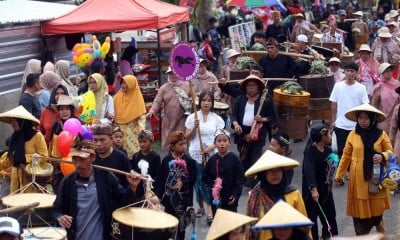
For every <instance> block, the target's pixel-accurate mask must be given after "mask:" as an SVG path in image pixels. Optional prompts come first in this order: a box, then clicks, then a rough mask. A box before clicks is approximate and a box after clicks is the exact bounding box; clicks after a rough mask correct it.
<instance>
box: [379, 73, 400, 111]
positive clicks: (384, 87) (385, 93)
mask: <svg viewBox="0 0 400 240" xmlns="http://www.w3.org/2000/svg"><path fill="white" fill-rule="evenodd" d="M397 86H398V84H397V81H396V80H395V79H394V78H391V79H384V78H383V77H382V76H381V78H380V81H379V82H378V83H377V84H376V85H375V86H374V90H373V91H375V89H377V88H379V87H380V88H381V90H380V91H381V99H380V104H381V106H380V110H381V111H382V112H383V113H384V114H386V116H389V115H390V112H391V111H392V109H393V106H394V105H395V104H396V102H397V100H398V99H399V95H398V94H397V93H396V92H395V89H396V88H397Z"/></svg>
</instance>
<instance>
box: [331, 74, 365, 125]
mask: <svg viewBox="0 0 400 240" xmlns="http://www.w3.org/2000/svg"><path fill="white" fill-rule="evenodd" d="M329 101H331V102H336V104H337V111H336V121H335V125H336V127H338V128H341V129H345V130H348V131H350V130H354V128H355V127H356V122H353V121H351V120H349V119H347V118H346V117H345V116H344V115H345V113H346V112H347V111H348V110H349V109H351V108H354V107H357V106H359V105H361V104H364V103H369V99H368V94H367V89H366V88H365V86H364V85H362V84H361V83H359V82H355V83H354V84H353V85H351V86H349V85H347V84H346V81H345V80H343V81H341V82H338V83H336V84H335V86H334V87H333V90H332V93H331V96H330V97H329Z"/></svg>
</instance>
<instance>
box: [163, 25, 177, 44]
mask: <svg viewBox="0 0 400 240" xmlns="http://www.w3.org/2000/svg"><path fill="white" fill-rule="evenodd" d="M175 37H176V30H175V28H174V27H173V28H167V29H163V30H161V31H160V43H166V42H171V41H172V40H174V39H175Z"/></svg>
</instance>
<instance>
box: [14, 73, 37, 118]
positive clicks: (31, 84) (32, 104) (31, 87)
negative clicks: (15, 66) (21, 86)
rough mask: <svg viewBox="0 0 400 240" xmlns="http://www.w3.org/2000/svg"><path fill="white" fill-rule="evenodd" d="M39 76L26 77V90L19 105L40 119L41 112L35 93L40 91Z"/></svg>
mask: <svg viewBox="0 0 400 240" xmlns="http://www.w3.org/2000/svg"><path fill="white" fill-rule="evenodd" d="M39 76H40V75H39V74H37V73H31V74H29V75H28V76H27V77H26V89H25V91H24V92H23V93H22V94H21V97H20V99H19V105H22V106H23V107H24V108H25V109H26V110H28V112H30V113H32V115H33V116H35V117H36V118H37V119H40V115H41V114H42V111H41V110H40V104H39V101H38V100H37V99H36V97H35V96H36V95H35V94H36V92H37V91H39V90H40V88H41V87H40V82H39Z"/></svg>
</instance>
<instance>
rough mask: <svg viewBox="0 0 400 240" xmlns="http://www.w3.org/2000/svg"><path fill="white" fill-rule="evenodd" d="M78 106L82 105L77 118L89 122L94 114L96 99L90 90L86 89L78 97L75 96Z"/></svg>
mask: <svg viewBox="0 0 400 240" xmlns="http://www.w3.org/2000/svg"><path fill="white" fill-rule="evenodd" d="M75 99H76V101H77V102H78V104H79V106H81V107H82V112H81V114H80V115H79V119H80V120H81V121H82V122H84V123H86V124H91V123H92V121H93V118H94V117H95V116H96V99H95V97H94V93H93V92H92V91H87V92H86V93H84V94H83V95H81V96H79V97H75Z"/></svg>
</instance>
